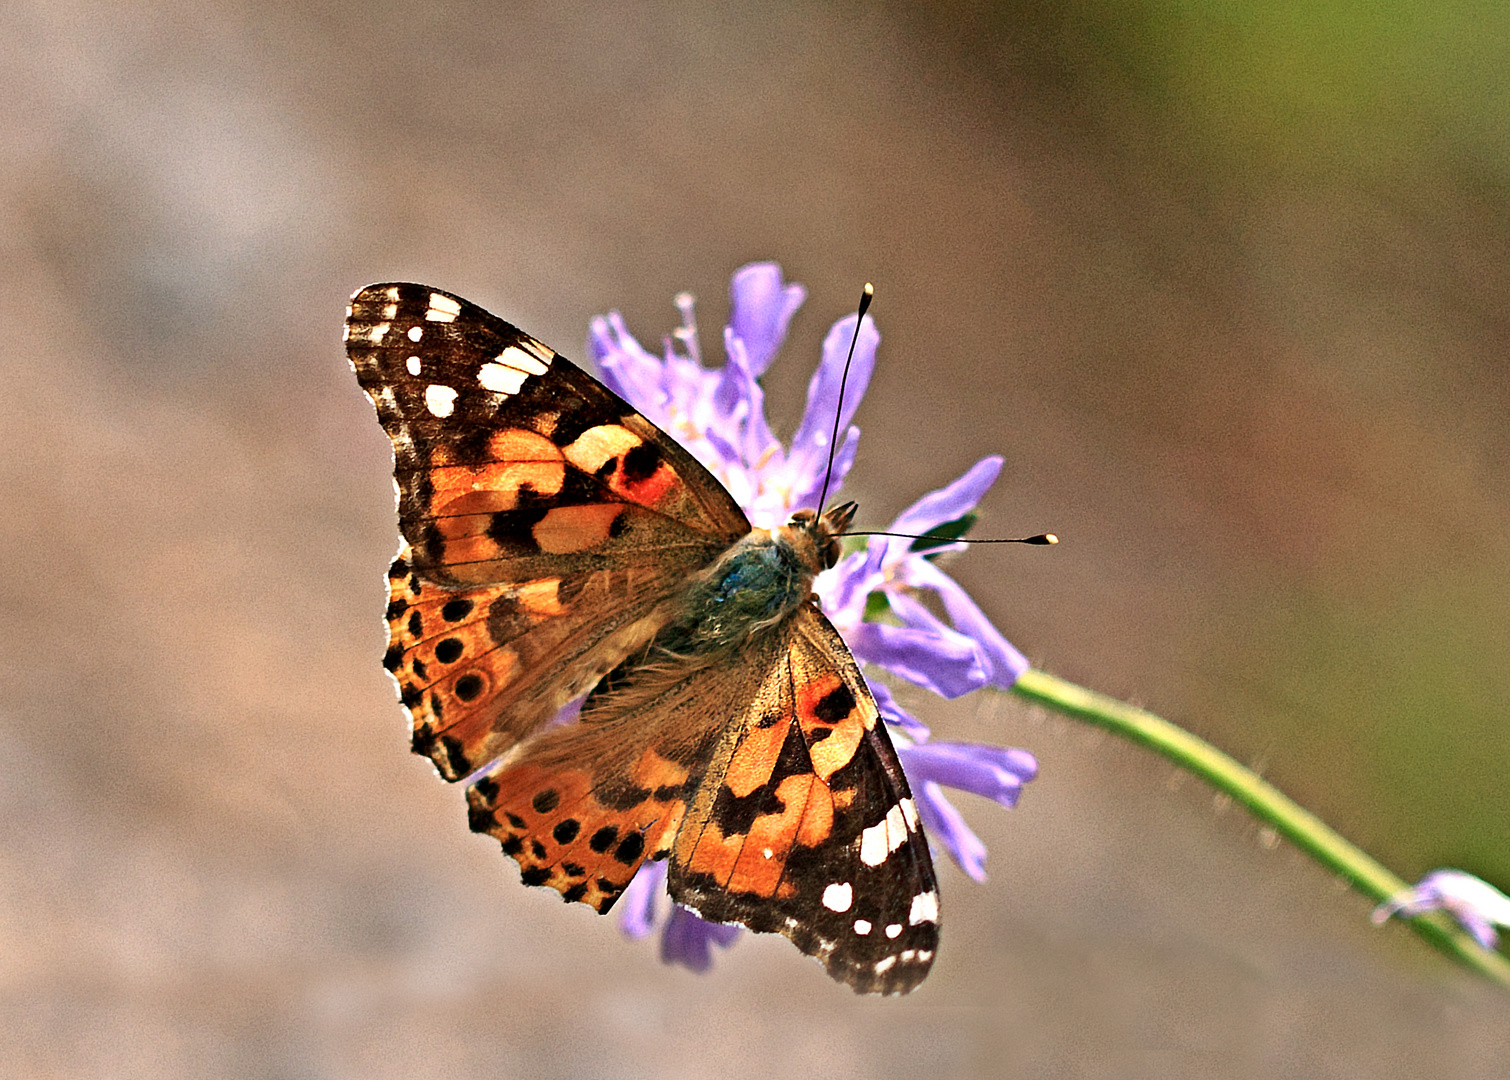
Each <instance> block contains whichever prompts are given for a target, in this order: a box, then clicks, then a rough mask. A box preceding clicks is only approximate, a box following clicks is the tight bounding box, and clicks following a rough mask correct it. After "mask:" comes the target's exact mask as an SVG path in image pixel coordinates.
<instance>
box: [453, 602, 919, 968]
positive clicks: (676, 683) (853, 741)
mask: <svg viewBox="0 0 1510 1080" xmlns="http://www.w3.org/2000/svg"><path fill="white" fill-rule="evenodd" d="M638 679H639V685H638V686H637V688H636V689H635V690H634V691H633V692H626V693H624V694H623V695H622V696H620V697H618V698H615V697H614V695H612V694H610V695H608V696H607V701H606V703H605V704H604V705H602V706H601V707H597V708H595V707H594V704H593V702H592V700H590V701H589V704H588V706H587V707H586V708H585V709H584V712H583V715H582V718H581V721H580V722H579V723H577V724H573V725H570V726H568V727H562V728H557V729H554V730H552V731H549V732H547V733H545V734H544V735H542V736H540V737H539V738H538V739H536V740H535V741H533V742H531V743H530V744H529V745H528V746H527V747H525V748H524V750H523V752H522V753H521V754H520V755H519V756H518V757H517V758H510V759H508V760H506V761H505V762H502V763H500V765H499V766H498V767H497V768H495V769H493V770H490V771H489V772H488V773H487V774H485V775H484V776H482V777H481V778H480V779H478V780H477V781H476V782H475V783H474V784H473V786H472V787H471V788H470V789H469V791H468V793H467V794H468V800H469V802H470V803H471V807H472V827H473V828H474V829H476V830H478V831H480V832H488V833H491V834H492V835H494V836H496V837H498V838H499V839H500V840H501V841H502V842H503V848H504V850H505V851H506V852H508V853H509V854H510V855H512V856H513V857H514V858H515V859H516V860H517V861H518V863H519V866H520V871H521V877H522V878H523V880H524V881H525V883H526V884H530V885H545V886H549V887H551V888H555V889H557V890H559V891H560V892H561V893H562V895H563V896H564V897H565V898H566V899H567V900H580V901H582V902H584V903H587V904H590V905H591V906H592V907H594V908H596V909H597V910H598V911H607V910H608V909H609V908H610V907H611V906H612V905H613V903H614V901H615V900H616V899H617V897H618V896H619V894H620V893H621V892H622V891H623V889H624V887H625V886H626V885H628V883H629V880H630V879H631V878H632V877H633V876H634V874H635V872H636V871H637V870H638V869H639V867H640V865H641V863H642V862H643V861H644V860H645V859H646V858H660V857H666V856H669V857H670V859H671V864H670V868H669V873H668V879H667V885H668V889H669V891H670V893H671V896H672V897H673V898H674V899H675V900H677V901H678V902H679V903H682V904H685V905H687V906H688V907H690V908H692V909H693V910H695V911H697V912H698V913H699V914H701V915H702V916H703V917H704V918H706V919H709V920H710V921H713V922H724V923H741V924H743V925H744V926H747V927H748V928H750V929H751V930H754V931H757V932H763V933H779V934H784V935H786V936H787V937H788V938H790V939H791V940H792V941H793V942H794V943H795V944H796V945H797V947H798V948H800V949H801V950H802V951H803V952H805V953H807V954H809V955H811V956H814V957H817V958H818V959H819V960H820V961H821V962H822V963H823V964H824V966H825V967H827V968H828V971H829V974H830V975H832V976H833V977H834V978H836V979H839V980H841V981H844V982H847V983H849V984H850V985H851V986H853V987H854V988H855V990H856V991H857V992H861V993H904V992H906V991H908V990H911V989H913V988H914V987H915V986H916V985H917V984H918V983H919V982H921V981H922V979H923V977H924V976H925V975H927V973H928V969H929V967H930V966H931V965H932V962H933V956H934V953H935V952H936V951H937V948H938V884H937V881H936V879H935V878H934V873H933V863H932V859H931V858H930V856H929V853H928V843H927V840H926V838H925V837H924V836H923V833H922V831H921V829H920V828H919V824H918V816H917V810H916V807H915V806H914V804H913V802H912V798H911V794H910V792H909V790H908V787H907V780H906V777H905V776H904V775H903V774H902V769H901V765H900V763H899V762H898V760H897V756H896V751H895V750H894V749H893V748H892V746H891V742H890V740H889V738H888V737H887V735H886V730H885V725H884V724H882V723H881V722H880V719H879V713H878V712H877V709H876V706H875V702H874V700H873V699H872V697H871V695H870V691H869V688H868V687H867V686H866V684H865V681H864V679H863V678H862V676H861V675H860V672H859V669H858V668H857V667H856V665H855V662H854V659H853V658H852V657H851V656H850V654H849V650H848V649H847V648H846V647H845V645H844V643H843V641H842V639H841V638H840V637H839V635H838V633H837V632H836V631H835V630H834V629H833V627H832V626H831V625H830V624H829V623H828V621H827V620H826V619H825V618H823V616H822V615H821V614H819V613H818V612H817V611H816V610H814V609H812V608H804V609H802V610H801V611H799V612H798V613H797V614H796V615H794V616H793V617H792V618H791V619H789V620H788V621H787V622H786V623H785V624H784V625H783V626H781V627H778V628H775V629H773V630H772V632H771V633H768V634H765V635H762V636H761V637H760V638H758V639H756V640H754V641H752V642H751V643H750V646H749V648H748V649H746V650H745V651H743V652H741V653H740V654H739V655H738V657H737V659H736V660H735V661H734V662H723V663H718V664H714V665H706V666H699V665H696V664H689V665H687V666H685V667H683V668H681V669H679V670H675V671H669V672H663V671H657V670H654V669H646V670H644V671H643V672H641V673H640V674H639V675H638Z"/></svg>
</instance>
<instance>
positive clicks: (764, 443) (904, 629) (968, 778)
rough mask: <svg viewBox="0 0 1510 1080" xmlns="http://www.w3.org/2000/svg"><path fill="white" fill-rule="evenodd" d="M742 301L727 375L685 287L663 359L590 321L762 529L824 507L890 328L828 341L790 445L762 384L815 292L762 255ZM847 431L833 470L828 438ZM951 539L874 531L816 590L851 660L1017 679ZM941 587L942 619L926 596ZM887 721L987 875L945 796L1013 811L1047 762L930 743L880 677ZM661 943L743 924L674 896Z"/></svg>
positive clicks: (637, 397) (694, 943)
mask: <svg viewBox="0 0 1510 1080" xmlns="http://www.w3.org/2000/svg"><path fill="white" fill-rule="evenodd" d="M730 294H731V298H732V300H733V308H732V312H731V315H730V319H729V325H728V326H727V327H725V329H724V352H725V354H726V355H727V357H728V362H727V363H726V364H725V365H724V366H723V367H722V368H706V367H704V366H703V363H702V357H701V354H700V350H699V346H698V339H697V323H696V320H695V317H694V312H693V302H692V298H691V297H690V296H687V295H686V294H683V295H682V296H679V297H678V298H677V306H678V308H679V309H680V310H681V313H682V325H681V326H680V327H679V328H678V329H677V330H676V331H675V332H674V333H673V334H671V335H670V336H669V337H668V338H667V339H666V341H665V343H664V347H663V355H662V356H661V357H655V356H652V355H651V354H650V353H649V352H647V351H646V350H645V349H644V348H642V347H641V345H640V344H639V342H638V341H636V340H635V338H634V337H633V335H631V334H630V333H629V331H628V329H627V328H626V327H625V325H624V320H623V319H622V318H621V317H620V316H619V314H618V313H617V312H612V313H610V314H609V315H608V316H606V317H600V318H596V319H594V320H593V321H592V327H591V332H590V335H589V338H588V350H589V352H590V354H591V355H592V357H593V359H594V360H596V361H597V363H598V366H599V368H600V370H601V371H602V373H603V381H604V382H605V383H607V384H608V385H609V386H610V387H611V388H612V389H613V390H614V391H615V392H617V393H618V394H619V395H620V396H622V397H624V398H625V399H626V400H628V401H629V402H630V403H631V404H633V405H634V406H635V407H636V408H638V409H640V411H642V412H643V413H644V414H645V415H646V416H647V417H649V418H650V419H651V420H652V421H654V422H655V423H656V424H658V425H659V426H660V427H662V428H663V429H665V430H666V431H668V432H670V433H671V434H672V435H673V436H675V438H676V439H677V440H678V441H679V442H680V443H681V444H682V445H683V446H685V447H686V448H687V450H688V451H690V452H691V453H692V454H693V456H695V457H696V458H697V459H698V460H699V461H701V462H702V463H703V464H704V465H706V466H707V467H708V468H709V469H710V470H711V471H712V472H713V474H714V475H715V476H717V477H718V479H719V480H720V481H722V482H723V484H724V486H726V487H727V488H728V489H729V491H730V493H731V494H733V496H734V498H735V499H736V500H737V501H738V502H739V504H740V505H741V506H742V507H743V508H744V510H745V513H746V514H747V515H748V517H749V518H750V520H751V521H752V522H753V523H754V524H756V525H758V526H764V527H767V528H769V527H774V526H777V525H782V524H785V523H786V521H787V519H788V518H789V517H790V516H791V514H792V512H793V511H795V510H800V509H807V508H813V509H821V508H820V507H817V505H816V504H817V500H818V496H819V494H820V492H821V491H822V490H823V488H824V485H825V482H827V485H828V491H829V495H830V497H832V496H834V495H836V494H837V493H838V490H839V487H840V485H841V484H842V483H843V481H844V477H845V475H846V474H847V473H848V472H849V468H850V465H851V464H852V463H853V462H854V459H855V450H856V447H857V446H858V444H859V439H860V431H859V429H858V428H856V427H854V426H853V425H852V424H851V423H850V421H851V420H852V419H853V417H854V414H855V410H856V409H857V408H858V407H859V404H860V399H861V397H862V396H863V395H864V393H865V389H866V387H867V385H868V384H869V382H870V376H871V373H872V372H873V371H874V369H875V360H876V348H877V346H878V345H879V344H880V340H881V337H880V334H879V333H877V331H876V328H875V324H874V323H873V322H872V321H871V319H870V318H869V317H868V316H867V317H866V318H865V320H864V321H863V322H862V323H861V324H860V329H859V335H858V338H856V336H855V316H853V315H850V316H848V317H847V318H844V319H840V320H839V321H838V322H837V323H835V324H834V325H833V327H832V329H830V330H829V333H828V336H827V337H826V338H825V339H824V342H823V357H822V360H821V361H820V362H819V364H818V369H817V371H815V372H814V373H813V377H812V380H811V381H810V382H809V384H808V395H807V406H806V408H805V410H804V411H803V415H802V420H801V422H800V423H799V424H798V426H797V431H796V433H795V434H794V435H793V436H792V440H791V444H790V446H784V445H783V444H782V443H781V442H780V441H779V440H778V439H777V438H776V437H775V436H774V435H773V434H772V433H771V430H770V427H769V426H768V425H767V424H766V420H765V397H764V393H763V392H762V390H761V388H760V383H759V381H758V380H759V377H760V375H761V374H762V373H764V371H765V370H766V368H767V367H768V366H769V365H770V363H771V361H772V360H773V359H774V358H775V355H776V353H777V351H778V350H779V349H780V347H781V344H782V342H783V341H784V340H785V338H786V331H787V326H788V324H789V323H790V321H791V318H792V315H793V314H794V313H795V312H796V310H797V308H798V307H799V306H801V304H802V302H803V300H804V298H805V296H806V291H805V290H804V289H803V288H802V286H800V285H793V284H787V283H786V282H785V281H784V280H783V278H782V275H781V268H780V267H779V266H777V265H776V264H775V263H752V264H750V265H748V266H745V267H741V268H740V269H739V270H737V271H736V272H735V274H734V278H733V281H732V283H731V285H730ZM852 338H854V339H855V349H854V359H853V362H852V364H851V366H850V369H849V376H848V379H847V381H846V382H845V396H844V401H843V402H842V405H841V403H840V402H839V400H838V397H839V385H840V381H841V379H843V377H844V365H845V360H846V357H847V356H848V354H849V345H850V341H851V339H852ZM836 416H837V420H838V430H839V431H841V432H842V433H843V436H842V439H841V441H840V443H839V447H838V449H837V452H836V453H834V455H833V461H832V465H830V464H829V449H830V448H829V443H830V440H831V438H832V436H833V432H834V430H835V418H836ZM1001 465H1002V462H1001V458H999V457H988V458H985V459H983V460H982V461H980V462H978V463H976V465H975V466H974V467H973V468H971V469H970V470H969V471H968V472H966V473H965V475H964V476H961V477H960V478H959V479H958V480H956V481H954V483H952V484H949V485H947V486H946V487H943V488H941V489H939V490H938V491H934V492H930V493H929V494H927V495H925V496H923V497H922V498H921V499H919V500H918V501H917V502H915V503H913V504H912V506H910V507H908V508H907V509H906V510H904V511H903V512H902V513H901V515H899V516H898V517H897V519H896V521H894V522H893V523H892V524H891V527H890V529H889V530H888V531H891V532H908V533H913V534H923V533H927V532H929V531H931V530H934V529H938V528H940V527H942V526H946V525H949V524H951V523H954V522H957V521H959V519H961V518H963V517H964V516H965V515H966V514H968V513H969V512H970V511H972V510H973V509H974V507H975V505H976V503H977V502H979V501H980V498H981V496H982V495H984V494H985V492H986V490H987V489H988V488H990V486H991V484H992V482H993V481H995V479H996V476H997V474H998V473H999V472H1000V471H1001ZM964 546H965V545H963V544H958V543H945V544H941V545H934V546H932V547H925V548H924V549H923V550H918V549H916V548H915V547H914V545H913V541H912V540H910V539H905V538H898V537H883V536H872V537H870V539H869V541H868V542H867V543H866V545H865V547H864V548H863V549H861V550H858V551H854V552H851V553H850V554H849V555H847V556H845V557H844V558H843V559H842V560H840V562H839V564H838V565H837V566H836V567H834V568H833V569H832V570H829V571H826V572H825V573H823V574H820V575H819V576H818V579H817V580H816V581H815V582H814V590H815V591H816V592H817V593H818V596H819V598H820V600H821V602H822V605H823V609H824V612H825V613H826V614H827V615H828V617H829V619H830V620H831V621H832V622H833V623H834V625H835V626H836V627H837V628H838V630H839V631H840V633H841V634H843V635H844V638H845V640H846V641H847V642H848V644H849V647H850V649H851V650H852V651H853V652H854V654H855V657H856V658H857V659H858V660H860V661H861V662H863V663H866V664H872V665H875V666H876V667H879V668H884V669H886V670H887V671H890V672H891V673H892V674H894V675H896V676H898V677H900V678H902V679H905V680H907V681H909V682H913V683H916V684H917V685H918V686H921V687H923V688H924V689H926V690H931V691H933V692H934V693H937V694H941V695H943V696H944V697H950V698H953V697H958V696H960V695H961V694H965V693H968V692H969V691H971V690H975V689H979V688H980V687H983V686H996V687H1001V688H1006V687H1010V686H1011V685H1012V683H1013V682H1014V681H1015V680H1016V679H1017V676H1018V675H1020V674H1022V672H1023V671H1025V670H1027V667H1028V662H1027V660H1026V659H1025V658H1024V657H1023V655H1022V654H1021V653H1020V652H1018V651H1017V650H1016V649H1014V648H1013V647H1012V646H1011V645H1010V644H1009V643H1008V642H1007V640H1006V639H1005V638H1004V637H1002V635H1001V633H1000V632H999V631H997V629H996V628H995V627H994V626H992V625H991V621H990V620H989V619H988V618H987V617H986V615H985V613H984V612H982V611H981V610H980V608H979V607H978V606H976V604H975V602H974V601H973V600H971V599H970V597H969V595H968V594H967V593H966V592H965V591H964V589H962V588H961V587H960V586H959V584H958V583H957V582H955V581H954V580H953V579H952V578H950V577H949V576H948V575H947V574H945V573H944V572H943V571H942V570H940V569H939V567H938V565H937V563H936V561H935V560H936V559H937V557H938V556H939V555H940V554H944V553H948V552H952V551H957V550H963V548H964ZM928 595H931V596H932V598H933V600H934V601H935V602H936V603H937V605H938V608H939V609H940V610H942V612H943V617H940V616H939V615H937V614H935V613H934V610H933V609H932V608H930V607H929V606H928V604H926V603H925V602H924V598H925V597H926V596H928ZM876 596H879V597H881V598H884V601H885V603H884V605H882V606H883V607H884V608H885V610H886V612H887V616H886V618H885V621H877V620H875V619H872V618H867V612H868V611H869V612H872V613H873V612H874V609H875V604H876V601H875V600H874V599H872V598H873V597H876ZM871 689H872V691H873V693H874V695H875V699H876V704H877V706H878V707H879V708H880V710H881V715H882V717H883V718H884V720H885V721H886V723H887V724H888V725H889V726H890V727H891V730H892V735H893V739H894V741H895V742H896V743H897V747H898V755H899V757H900V758H901V761H902V768H903V770H904V771H905V772H906V773H907V776H908V779H909V781H910V782H911V786H912V788H913V795H914V798H915V800H916V802H917V806H918V812H919V815H920V816H921V817H922V819H923V823H924V827H925V828H926V829H927V830H928V834H929V836H930V837H931V839H932V840H933V841H934V842H935V843H937V844H939V845H941V846H942V847H943V849H944V850H945V851H947V852H948V853H949V855H950V857H951V858H953V859H954V861H955V862H956V863H958V864H959V866H960V867H961V868H962V869H963V870H964V871H965V873H967V874H969V875H970V876H971V877H973V878H975V879H977V880H983V879H984V877H985V858H986V849H985V845H984V844H982V843H981V841H980V839H979V838H978V837H977V836H976V835H975V834H974V833H973V832H971V830H970V828H969V827H968V826H967V825H966V824H965V822H964V818H963V816H962V815H961V814H960V812H959V811H958V810H957V809H956V808H955V807H954V806H953V805H952V804H951V803H950V802H949V801H948V799H946V798H945V796H944V793H943V787H944V786H948V787H953V788H957V789H959V790H963V791H969V792H972V793H974V794H977V795H981V796H984V797H985V798H988V799H993V800H995V801H996V802H998V803H1000V804H1001V805H1003V806H1007V807H1011V806H1014V805H1016V803H1017V797H1018V795H1019V794H1020V792H1021V790H1022V785H1023V784H1025V783H1027V782H1028V781H1029V780H1031V779H1032V778H1033V776H1034V774H1035V773H1036V772H1037V770H1038V766H1037V763H1036V762H1035V761H1034V760H1033V756H1032V755H1031V754H1029V753H1027V752H1026V751H1024V750H1015V749H1011V748H1006V747H996V746H981V745H974V744H968V743H946V742H940V743H935V742H930V741H929V732H928V729H927V728H926V727H924V726H923V725H922V724H921V723H919V722H918V721H917V720H916V719H915V718H914V717H912V716H911V715H910V714H909V713H908V712H907V711H906V710H905V709H903V708H902V707H901V706H900V705H899V704H898V703H897V701H896V699H895V698H894V697H893V695H892V693H891V691H890V689H888V688H887V687H886V686H885V685H884V684H883V683H879V682H876V681H875V680H874V679H872V680H871ZM665 880H666V867H665V864H664V863H649V864H646V865H645V866H643V867H642V868H641V869H640V872H639V873H638V874H637V875H636V876H635V878H634V880H633V881H632V882H630V884H629V887H628V888H627V889H626V890H625V892H624V895H623V897H621V899H620V901H619V903H620V912H621V915H620V924H621V926H622V928H623V930H624V932H625V933H626V934H628V935H629V936H630V937H633V938H642V937H646V936H648V935H649V934H650V933H651V932H652V931H653V930H654V928H655V926H656V925H657V922H658V920H659V919H660V918H661V915H660V912H659V911H658V910H657V909H658V907H660V906H665V905H661V904H660V900H659V898H660V897H661V896H662V895H663V894H664V891H665ZM669 907H670V914H669V915H667V916H665V921H664V923H663V924H662V925H663V927H664V929H663V932H662V937H661V957H662V959H663V960H666V961H667V962H670V963H680V964H683V965H684V966H686V967H690V968H692V969H693V970H695V971H704V970H707V968H708V966H709V965H710V964H711V963H712V951H711V950H712V946H713V945H718V946H720V947H727V946H728V945H729V944H731V943H732V942H733V940H734V938H735V937H736V936H737V935H738V933H739V931H738V928H737V927H729V926H715V925H713V924H711V923H707V922H704V921H703V920H702V919H700V918H698V916H697V915H695V914H693V913H692V912H691V911H688V910H687V909H685V908H682V907H680V906H679V905H675V904H671V905H669Z"/></svg>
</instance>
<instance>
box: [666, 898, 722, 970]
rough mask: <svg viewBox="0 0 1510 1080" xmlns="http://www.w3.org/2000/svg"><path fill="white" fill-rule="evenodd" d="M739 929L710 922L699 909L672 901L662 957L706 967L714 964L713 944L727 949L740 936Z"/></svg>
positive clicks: (698, 968) (693, 967) (694, 967)
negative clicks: (695, 909) (693, 909)
mask: <svg viewBox="0 0 1510 1080" xmlns="http://www.w3.org/2000/svg"><path fill="white" fill-rule="evenodd" d="M739 929H740V928H739V927H737V926H722V925H720V924H718V923H710V922H708V921H707V920H705V919H703V918H702V917H701V916H699V915H698V914H697V913H696V912H693V911H689V910H688V909H687V908H684V907H682V905H680V904H673V905H672V907H671V917H670V918H669V919H667V920H666V930H665V932H664V933H663V934H662V935H661V960H662V961H663V962H664V963H667V964H681V965H682V966H683V967H687V968H691V969H692V970H693V971H707V970H708V969H709V968H710V967H712V966H713V946H714V945H717V946H719V947H720V948H723V949H727V948H728V947H729V946H730V945H732V944H734V940H735V939H736V938H738V937H739Z"/></svg>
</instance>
